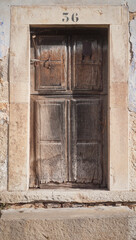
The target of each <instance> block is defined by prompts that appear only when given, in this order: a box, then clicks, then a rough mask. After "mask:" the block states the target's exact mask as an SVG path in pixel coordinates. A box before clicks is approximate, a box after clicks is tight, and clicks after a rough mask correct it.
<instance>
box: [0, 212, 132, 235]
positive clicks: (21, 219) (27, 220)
mask: <svg viewBox="0 0 136 240" xmlns="http://www.w3.org/2000/svg"><path fill="white" fill-rule="evenodd" d="M135 229H136V213H135V212H133V211H131V210H130V209H129V208H127V207H116V208H115V207H93V208H91V209H87V208H80V209H21V210H20V209H18V210H13V209H9V210H3V211H1V218H0V240H11V239H12V240H28V239H29V240H33V239H35V240H45V239H48V240H51V239H54V240H60V239H62V240H63V239H65V240H75V239H78V240H84V239H86V240H94V239H95V240H102V239H103V240H115V239H119V240H129V239H136V232H135Z"/></svg>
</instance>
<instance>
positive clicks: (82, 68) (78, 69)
mask: <svg viewBox="0 0 136 240" xmlns="http://www.w3.org/2000/svg"><path fill="white" fill-rule="evenodd" d="M72 44H73V48H72V49H73V54H72V56H73V66H72V69H73V82H72V89H73V90H76V91H79V90H82V91H84V90H88V91H94V90H95V91H103V88H102V86H103V84H102V82H103V78H102V53H103V52H102V39H100V36H99V35H98V33H97V34H96V35H95V36H93V34H92V35H91V32H90V35H88V34H84V36H79V35H75V36H73V41H72Z"/></svg>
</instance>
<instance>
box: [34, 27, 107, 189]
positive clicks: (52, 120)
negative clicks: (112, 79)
mask: <svg viewBox="0 0 136 240" xmlns="http://www.w3.org/2000/svg"><path fill="white" fill-rule="evenodd" d="M40 31H41V30H40ZM47 32H48V34H45V32H44V33H42V34H38V36H36V42H35V44H36V47H35V49H33V47H32V48H31V58H36V59H38V61H39V62H35V63H34V64H33V65H31V89H32V91H31V94H32V95H31V128H30V129H31V139H30V148H31V149H30V187H40V188H53V187H54V188H56V187H66V186H67V187H83V188H85V187H86V188H102V187H103V188H105V187H106V185H107V169H108V165H107V158H108V154H107V75H108V71H107V69H108V61H107V59H108V57H107V32H106V31H102V30H99V29H93V30H89V29H87V30H86V31H85V30H81V29H79V31H78V30H76V29H75V30H73V29H72V30H70V29H67V30H66V31H65V30H63V29H60V30H58V31H57V30H56V35H55V34H54V33H53V31H52V30H48V31H47ZM54 32H55V31H54ZM64 33H65V34H64Z"/></svg>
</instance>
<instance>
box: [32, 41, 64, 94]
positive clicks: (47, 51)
mask: <svg viewBox="0 0 136 240" xmlns="http://www.w3.org/2000/svg"><path fill="white" fill-rule="evenodd" d="M36 44H37V45H36V49H35V53H36V54H35V55H36V59H37V60H39V61H37V62H35V66H36V90H44V89H45V90H46V89H52V88H54V89H66V84H67V81H66V77H67V75H66V72H67V71H66V70H67V49H66V37H64V36H39V37H37V38H36Z"/></svg>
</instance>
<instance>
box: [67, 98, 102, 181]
mask: <svg viewBox="0 0 136 240" xmlns="http://www.w3.org/2000/svg"><path fill="white" fill-rule="evenodd" d="M102 108H103V100H102V99H101V98H100V97H97V98H96V97H94V98H91V99H82V98H81V99H74V100H71V166H72V169H71V181H76V182H81V183H85V182H86V183H94V184H101V182H102V159H103V154H102V141H103V137H102V121H103V113H102Z"/></svg>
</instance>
